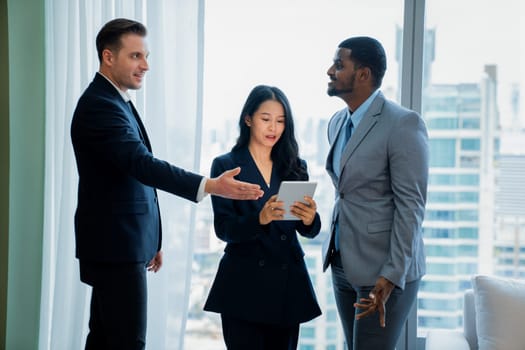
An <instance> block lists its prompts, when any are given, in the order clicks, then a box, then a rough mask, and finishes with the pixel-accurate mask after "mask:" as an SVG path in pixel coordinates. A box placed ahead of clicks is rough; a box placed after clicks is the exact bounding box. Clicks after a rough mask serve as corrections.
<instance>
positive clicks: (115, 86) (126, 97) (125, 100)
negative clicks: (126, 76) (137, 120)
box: [97, 72, 131, 102]
mask: <svg viewBox="0 0 525 350" xmlns="http://www.w3.org/2000/svg"><path fill="white" fill-rule="evenodd" d="M97 73H98V74H100V75H102V76H103V77H104V78H106V80H107V81H109V82H110V84H111V85H113V87H114V88H115V89H116V90H117V91H118V93H119V94H120V96H122V98H123V99H124V102H129V101H130V100H131V97H130V95H129V94H128V92H127V91H122V90H120V89H119V88H118V87H117V85H115V83H113V82H112V81H111V79H109V78H108V77H106V76H105V75H104V74H102V73H100V72H97Z"/></svg>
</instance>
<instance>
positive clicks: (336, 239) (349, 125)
mask: <svg viewBox="0 0 525 350" xmlns="http://www.w3.org/2000/svg"><path fill="white" fill-rule="evenodd" d="M353 126H354V124H353V123H352V118H350V117H348V121H347V123H346V128H345V130H343V131H344V132H345V135H344V136H345V138H344V141H345V143H344V146H343V150H342V151H341V157H342V156H343V153H344V149H345V148H346V144H347V143H348V140H350V136H352V128H353ZM340 166H341V170H342V166H343V165H342V164H341V165H340ZM339 237H340V234H339V218H337V222H336V224H335V237H334V245H335V250H336V251H339Z"/></svg>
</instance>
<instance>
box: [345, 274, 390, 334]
mask: <svg viewBox="0 0 525 350" xmlns="http://www.w3.org/2000/svg"><path fill="white" fill-rule="evenodd" d="M394 288H395V285H394V284H393V283H392V282H390V281H389V280H387V279H386V278H384V277H382V276H381V277H379V278H378V279H377V281H376V285H375V286H374V288H373V289H372V291H371V292H370V294H369V295H368V298H361V299H360V300H359V303H354V307H356V308H358V309H361V310H364V311H363V312H361V313H359V314H357V315H356V316H355V318H356V320H360V319H362V318H364V317H367V316H369V315H371V314H373V313H375V312H376V311H379V324H380V325H381V327H383V328H384V327H385V326H386V322H385V316H386V306H385V305H386V302H387V301H388V298H389V297H390V294H391V293H392V291H393V290H394Z"/></svg>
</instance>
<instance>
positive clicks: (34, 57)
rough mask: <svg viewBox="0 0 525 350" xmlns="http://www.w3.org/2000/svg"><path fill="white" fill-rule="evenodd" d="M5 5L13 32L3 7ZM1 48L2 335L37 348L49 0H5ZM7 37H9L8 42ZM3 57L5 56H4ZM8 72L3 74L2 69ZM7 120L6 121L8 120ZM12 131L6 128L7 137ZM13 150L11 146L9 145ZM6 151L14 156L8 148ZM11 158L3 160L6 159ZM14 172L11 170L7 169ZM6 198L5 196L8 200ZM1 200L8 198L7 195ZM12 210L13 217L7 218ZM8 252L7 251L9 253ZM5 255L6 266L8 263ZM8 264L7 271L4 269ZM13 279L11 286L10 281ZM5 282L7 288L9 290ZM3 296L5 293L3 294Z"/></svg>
mask: <svg viewBox="0 0 525 350" xmlns="http://www.w3.org/2000/svg"><path fill="white" fill-rule="evenodd" d="M6 7H7V33H6V31H5V27H6V21H5V20H4V19H5V9H6ZM0 11H2V12H0V13H2V14H4V16H3V17H2V22H1V23H2V24H1V27H0V37H1V38H2V41H1V42H2V45H6V44H5V43H6V42H7V49H6V50H4V47H2V48H1V49H0V51H1V52H3V53H7V60H8V63H9V64H8V65H4V64H2V65H1V66H2V69H6V68H5V67H8V68H7V69H8V74H3V75H2V77H8V79H7V82H6V81H5V79H4V78H2V79H0V80H2V85H1V87H0V88H1V91H0V92H1V94H0V95H2V98H4V99H5V98H8V101H7V102H6V103H5V104H4V103H0V105H1V106H2V107H1V108H5V107H4V106H5V105H7V106H8V107H7V108H8V113H7V115H8V117H7V118H6V117H5V115H6V114H5V113H4V112H5V111H4V110H2V115H3V116H4V117H2V119H1V121H0V122H1V123H2V124H1V125H0V130H1V131H0V133H1V134H0V139H2V142H6V141H5V140H8V142H9V144H8V146H6V147H5V148H4V147H0V149H1V150H2V151H1V152H2V153H1V155H0V156H1V157H2V158H1V159H2V164H9V166H8V167H7V168H8V170H5V167H4V166H2V170H1V172H0V186H2V187H1V189H2V191H4V190H5V188H6V187H8V188H9V195H8V209H7V210H6V208H5V207H4V203H2V206H1V207H0V210H1V213H0V215H1V218H2V221H1V222H2V223H1V224H0V225H2V226H0V227H1V228H2V231H3V232H5V231H4V230H5V228H7V232H8V236H7V237H5V233H4V234H2V238H1V239H2V243H6V245H7V247H8V254H5V246H4V245H3V244H2V247H3V248H1V249H2V250H1V253H2V260H3V262H2V264H1V266H2V267H1V269H2V270H3V271H2V272H1V273H0V278H2V279H1V280H0V285H1V286H2V290H5V289H7V299H6V300H5V299H4V300H2V301H1V303H2V309H1V310H0V312H1V313H0V319H2V318H4V319H5V334H1V335H2V337H1V340H0V341H3V342H4V344H2V343H0V345H3V346H5V348H6V349H28V350H30V349H37V348H38V334H39V322H40V319H39V317H40V289H41V279H42V273H41V270H42V231H43V196H44V147H45V145H44V134H45V132H44V123H45V75H44V73H45V50H44V46H45V45H44V32H45V26H44V0H7V1H5V0H2V3H1V5H0ZM6 35H7V41H6V40H4V39H5V37H6ZM4 60H5V57H2V61H4ZM4 73H5V72H4ZM4 119H7V120H4ZM6 130H9V131H8V134H7V135H5V133H6ZM5 149H8V151H5ZM6 152H8V154H7V153H6ZM4 161H5V162H4ZM6 172H8V174H6ZM4 197H5V196H2V198H4ZM2 200H3V199H2ZM6 212H8V219H7V220H6V221H4V220H5V218H6ZM6 255H7V257H6ZM6 260H7V264H5V265H4V262H5V261H6ZM6 267H7V276H6V275H5V274H6V270H5V269H6ZM6 281H7V285H6ZM6 287H7V288H6ZM1 296H2V295H0V297H1Z"/></svg>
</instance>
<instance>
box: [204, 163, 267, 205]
mask: <svg viewBox="0 0 525 350" xmlns="http://www.w3.org/2000/svg"><path fill="white" fill-rule="evenodd" d="M240 172H241V168H240V167H237V168H235V169H231V170H226V171H225V172H223V173H222V174H221V175H219V176H217V177H215V178H213V179H208V180H207V181H206V185H205V187H204V191H206V192H207V193H209V194H214V195H216V196H220V197H225V198H230V199H240V200H255V199H259V198H261V197H262V195H263V194H264V192H263V191H262V190H261V187H260V186H259V185H254V184H251V183H248V182H243V181H238V180H235V179H234V178H233V177H234V176H237V175H238V174H239V173H240Z"/></svg>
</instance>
